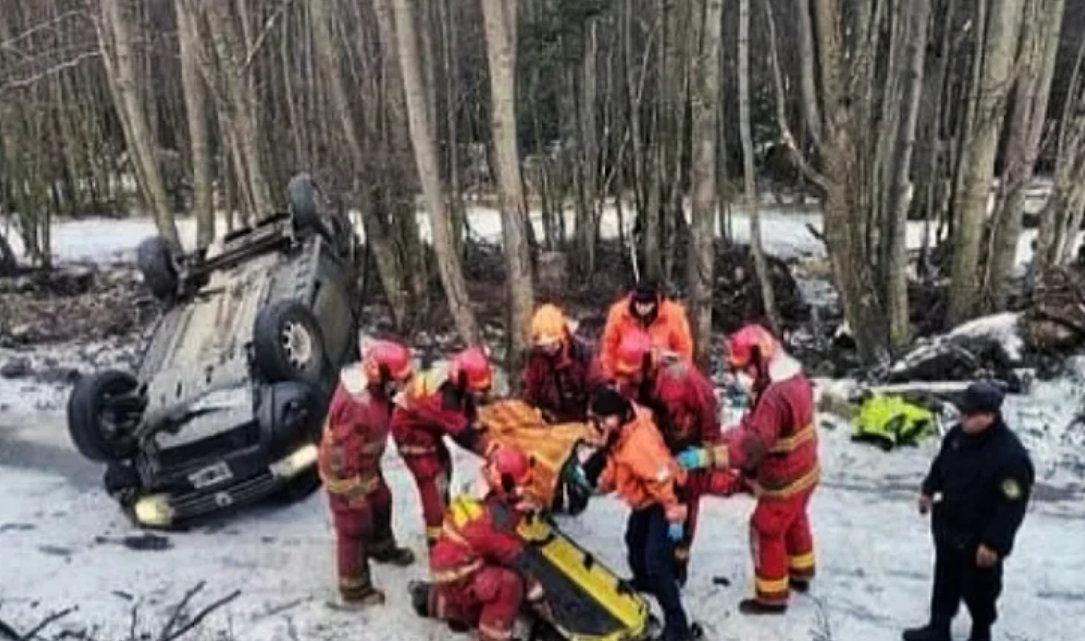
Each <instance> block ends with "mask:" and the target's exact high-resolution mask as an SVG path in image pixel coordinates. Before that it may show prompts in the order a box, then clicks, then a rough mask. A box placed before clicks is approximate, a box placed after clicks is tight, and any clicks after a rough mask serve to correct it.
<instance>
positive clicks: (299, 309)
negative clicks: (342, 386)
mask: <svg viewBox="0 0 1085 641" xmlns="http://www.w3.org/2000/svg"><path fill="white" fill-rule="evenodd" d="M253 358H254V360H255V364H256V369H257V371H258V372H259V373H260V375H261V376H262V377H263V379H264V380H265V381H266V382H268V383H278V382H282V381H305V382H308V383H314V384H317V383H319V382H320V379H321V376H322V374H323V373H324V369H325V364H326V362H327V356H326V354H325V350H324V337H323V335H322V334H321V332H320V325H319V324H318V323H317V321H316V319H315V318H314V317H313V314H312V312H310V311H309V309H308V308H307V307H305V306H304V305H302V304H301V303H299V302H297V301H293V300H284V301H279V302H278V303H274V304H272V305H270V306H268V307H265V308H264V309H262V310H260V313H259V314H257V315H256V324H255V327H254V329H253Z"/></svg>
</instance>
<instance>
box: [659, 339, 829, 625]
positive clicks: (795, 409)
mask: <svg viewBox="0 0 1085 641" xmlns="http://www.w3.org/2000/svg"><path fill="white" fill-rule="evenodd" d="M728 349H729V352H730V353H729V355H728V360H729V365H730V367H731V368H732V370H734V371H736V372H737V373H738V377H739V379H740V380H741V381H745V383H744V384H745V385H746V386H748V387H749V389H750V391H751V392H752V393H751V398H752V406H751V408H750V410H749V411H748V412H747V414H746V415H745V416H744V418H743V419H742V422H741V423H740V424H739V426H738V427H737V428H734V429H732V430H728V432H726V433H725V434H724V442H723V443H721V444H720V445H718V446H716V447H712V448H695V449H690V450H687V451H685V452H683V453H682V454H680V455H679V457H678V459H679V462H680V463H681V464H682V466H683V467H685V468H686V469H701V468H704V467H721V468H725V467H733V468H738V469H741V470H743V472H744V473H745V474H747V475H748V478H751V479H754V480H752V481H749V484H750V486H751V489H752V490H753V493H754V495H755V496H756V497H757V508H756V509H755V510H754V513H753V517H752V518H751V522H750V526H751V543H752V545H753V552H754V558H755V562H756V568H755V574H756V597H755V598H752V599H746V600H744V601H742V603H740V606H739V609H740V610H741V611H742V612H743V613H746V614H776V613H782V612H785V611H786V610H787V602H788V593H789V588H790V589H795V590H798V591H805V590H807V589H809V587H810V580H811V579H812V578H813V576H814V542H813V536H812V534H811V531H810V521H809V519H808V518H807V507H808V504H809V502H810V496H811V494H813V492H814V488H815V487H816V486H817V483H818V480H819V477H820V467H819V465H818V454H817V433H816V432H815V429H814V396H813V391H812V389H811V386H810V381H809V380H807V378H806V376H805V375H804V374H803V371H802V366H801V365H800V364H799V362H798V361H796V360H795V359H793V358H792V357H791V356H789V355H788V354H787V353H786V352H784V350H783V348H782V346H781V345H780V344H779V342H777V340H776V339H775V338H774V337H773V336H772V334H770V333H769V332H768V330H766V329H764V328H763V327H760V326H756V325H751V326H748V327H744V328H742V329H740V330H739V331H738V332H736V333H735V334H733V335H732V336H731V337H730V338H729V339H728Z"/></svg>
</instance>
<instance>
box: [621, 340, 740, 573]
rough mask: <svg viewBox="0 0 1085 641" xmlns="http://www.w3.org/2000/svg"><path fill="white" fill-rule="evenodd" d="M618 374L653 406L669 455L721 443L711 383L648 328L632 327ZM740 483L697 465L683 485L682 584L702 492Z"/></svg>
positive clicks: (634, 396)
mask: <svg viewBox="0 0 1085 641" xmlns="http://www.w3.org/2000/svg"><path fill="white" fill-rule="evenodd" d="M614 374H615V381H616V383H617V385H618V389H619V391H621V392H622V394H623V395H624V396H625V397H626V398H628V399H630V400H632V401H634V402H636V403H637V404H638V405H640V406H642V407H645V408H647V409H649V410H651V412H652V414H653V419H654V420H655V423H656V425H657V426H658V427H659V431H660V432H661V433H662V434H663V440H664V442H665V443H666V444H667V448H668V449H669V450H670V452H671V454H675V455H677V454H678V453H680V452H682V451H684V450H686V449H688V448H691V447H701V446H704V447H711V446H714V445H716V444H718V443H719V442H720V440H721V432H720V419H719V417H720V414H719V403H718V402H717V400H716V392H715V389H714V388H713V386H712V383H711V382H710V381H709V380H708V378H706V377H705V375H704V374H702V373H701V371H700V370H699V369H697V367H696V366H694V364H693V363H692V362H690V361H688V360H685V359H682V358H680V357H678V356H677V355H675V354H671V353H667V352H661V351H660V350H658V349H655V348H653V346H652V339H651V337H650V336H648V334H647V333H645V332H642V331H639V330H633V331H630V332H628V333H627V334H626V335H625V336H623V337H622V342H621V343H620V344H619V346H618V353H617V354H616V356H615V362H614ZM738 484H740V481H739V479H737V478H736V476H735V475H733V474H731V473H730V472H729V471H727V470H697V471H694V472H692V473H691V474H690V475H689V478H688V479H687V481H686V483H685V485H684V486H683V487H682V488H681V489H680V491H679V496H680V498H681V500H682V502H683V503H684V504H685V505H686V506H687V511H688V514H689V516H688V518H687V520H686V528H685V536H684V537H683V539H682V541H680V542H679V543H678V545H676V546H675V558H676V560H677V561H678V564H679V568H678V580H679V582H680V583H682V584H684V583H685V581H686V577H687V568H688V566H689V555H690V548H692V546H693V536H694V533H695V532H696V529H697V514H698V511H699V507H700V499H701V496H702V495H704V494H715V495H717V496H729V495H731V494H733V493H734V491H735V489H736V485H738Z"/></svg>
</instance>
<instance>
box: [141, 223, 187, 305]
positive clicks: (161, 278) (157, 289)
mask: <svg viewBox="0 0 1085 641" xmlns="http://www.w3.org/2000/svg"><path fill="white" fill-rule="evenodd" d="M136 266H137V267H139V271H140V273H141V274H143V282H144V283H146V284H147V287H148V289H150V290H151V293H152V294H154V297H155V298H157V299H158V300H161V301H168V300H171V299H172V298H173V297H174V296H176V295H177V286H178V284H179V280H180V279H179V278H178V276H177V267H176V266H175V265H174V260H173V250H172V249H170V246H169V243H167V242H166V241H165V239H163V238H162V237H161V236H153V237H151V238H146V239H144V240H143V242H141V243H140V244H139V246H138V247H137V248H136Z"/></svg>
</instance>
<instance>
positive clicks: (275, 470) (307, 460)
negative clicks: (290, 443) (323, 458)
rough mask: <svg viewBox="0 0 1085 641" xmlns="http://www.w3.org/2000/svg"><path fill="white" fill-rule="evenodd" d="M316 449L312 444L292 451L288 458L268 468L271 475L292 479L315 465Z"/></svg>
mask: <svg viewBox="0 0 1085 641" xmlns="http://www.w3.org/2000/svg"><path fill="white" fill-rule="evenodd" d="M316 461H317V448H316V445H313V444H312V443H310V444H308V445H303V446H302V447H300V448H298V449H296V450H294V451H293V452H292V453H291V454H290V455H289V456H287V457H286V458H284V459H281V460H279V461H276V462H274V463H272V464H271V465H269V466H268V468H269V469H270V470H271V473H272V474H274V475H275V476H277V477H279V478H284V479H288V478H292V477H294V476H297V475H298V474H300V473H301V472H303V471H305V470H306V469H307V468H309V467H312V466H313V465H316Z"/></svg>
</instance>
